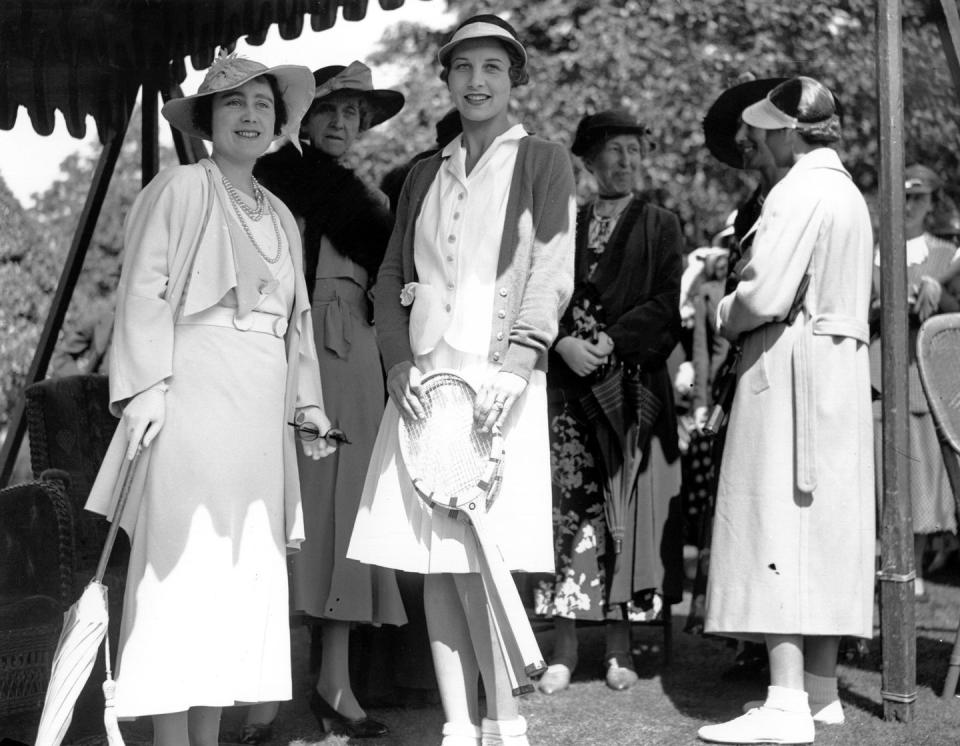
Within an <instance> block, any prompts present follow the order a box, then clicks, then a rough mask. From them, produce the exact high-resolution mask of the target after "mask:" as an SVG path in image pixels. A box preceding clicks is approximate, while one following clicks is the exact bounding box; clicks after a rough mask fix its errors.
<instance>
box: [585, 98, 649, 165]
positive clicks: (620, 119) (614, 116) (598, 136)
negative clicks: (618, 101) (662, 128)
mask: <svg viewBox="0 0 960 746" xmlns="http://www.w3.org/2000/svg"><path fill="white" fill-rule="evenodd" d="M649 133H650V131H649V130H648V129H647V128H646V126H645V125H644V124H642V123H641V122H639V121H637V120H636V119H635V118H634V117H632V116H630V114H629V113H628V112H626V111H623V110H619V109H610V110H607V111H599V112H597V113H596V114H588V115H587V116H585V117H584V118H583V119H581V120H580V124H578V125H577V133H576V134H575V135H574V137H573V145H572V146H570V152H572V153H573V154H574V155H576V156H579V157H581V158H582V157H583V156H585V155H586V154H587V153H589V152H590V150H591V148H593V146H594V145H596V144H598V143H602V142H603V141H605V140H607V139H609V138H611V137H616V136H617V135H637V137H640V138H641V139H642V138H644V137H646V136H647V135H648V134H649Z"/></svg>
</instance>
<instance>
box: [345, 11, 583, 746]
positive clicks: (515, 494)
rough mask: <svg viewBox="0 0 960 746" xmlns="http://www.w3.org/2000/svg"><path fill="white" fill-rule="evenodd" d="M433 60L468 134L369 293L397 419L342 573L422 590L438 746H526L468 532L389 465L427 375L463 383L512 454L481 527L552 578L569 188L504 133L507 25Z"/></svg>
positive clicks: (415, 209) (547, 158)
mask: <svg viewBox="0 0 960 746" xmlns="http://www.w3.org/2000/svg"><path fill="white" fill-rule="evenodd" d="M438 58H439V61H440V64H441V65H442V66H443V72H442V74H441V77H442V78H443V80H444V81H446V83H447V87H448V89H449V91H450V94H451V97H452V99H453V103H454V105H455V106H456V108H457V109H458V111H459V112H460V118H461V120H462V122H463V134H462V135H461V136H459V137H457V138H456V139H454V140H453V141H452V142H451V143H450V144H449V145H448V146H447V147H445V148H444V149H443V150H442V151H441V152H440V153H438V154H436V155H434V156H432V157H430V158H427V159H424V160H422V161H420V162H418V163H417V164H416V165H415V166H414V168H413V170H412V171H411V173H410V175H409V176H408V178H407V181H406V184H405V186H404V190H403V193H402V194H401V196H400V201H399V205H398V210H397V223H396V226H395V228H394V232H393V236H392V237H391V240H390V245H389V246H388V248H387V254H386V257H385V258H384V261H383V264H382V265H381V268H380V273H379V275H378V279H377V285H376V288H375V316H376V319H377V333H378V343H379V345H380V351H381V354H382V356H383V360H384V366H385V369H386V370H387V389H388V391H389V394H390V401H389V402H388V404H387V409H386V411H385V413H384V418H383V422H382V423H381V427H380V432H379V434H378V437H377V442H376V445H375V446H374V451H373V456H372V459H371V464H370V470H369V471H368V473H367V478H366V483H365V486H364V492H363V497H362V499H361V505H360V511H359V514H358V516H357V522H356V525H355V528H354V532H353V536H352V538H351V543H350V548H349V550H348V556H350V557H353V558H354V559H358V560H360V561H362V562H367V563H370V564H375V565H381V566H384V567H393V568H396V569H400V570H406V571H411V572H419V573H424V574H425V581H424V600H425V608H426V615H427V628H428V632H429V635H430V639H431V651H432V653H433V658H434V667H435V669H436V673H437V679H438V682H439V687H440V695H441V699H442V701H443V707H444V712H445V715H446V721H447V722H446V723H445V725H444V727H443V736H444V738H443V744H444V746H465V745H467V744H469V745H470V746H473V745H475V744H479V743H481V738H482V739H483V743H509V744H518V745H520V744H526V743H527V739H526V722H525V721H524V719H523V718H522V717H521V716H520V714H519V711H518V708H517V704H516V701H515V700H514V698H513V696H512V694H511V691H510V686H509V683H508V679H507V672H506V666H505V662H504V660H503V659H502V657H501V655H500V652H499V648H497V647H496V643H495V641H494V638H493V637H492V634H491V629H490V625H489V621H488V615H487V611H486V600H485V596H484V592H483V587H482V583H481V580H480V576H479V563H478V556H479V555H478V549H477V546H476V542H475V539H474V538H473V535H472V533H471V530H470V529H469V527H468V526H467V525H466V524H464V523H463V522H459V521H457V520H456V519H454V518H451V517H450V516H448V515H445V514H444V515H441V514H439V513H433V512H432V511H431V510H430V509H429V508H428V507H426V506H425V505H424V504H422V503H421V502H420V500H419V499H418V498H417V495H416V493H415V491H414V489H413V485H412V483H411V481H410V477H409V475H408V474H407V472H406V470H405V469H404V466H403V463H402V460H401V459H400V458H399V457H398V444H397V441H398V436H397V425H398V422H399V418H400V417H401V416H403V417H407V418H417V417H418V416H420V415H422V408H421V405H420V402H419V399H418V391H419V385H420V380H421V376H422V374H424V373H427V372H429V371H431V370H435V369H438V368H446V369H453V370H455V371H456V372H457V373H459V374H460V375H461V376H463V377H464V378H465V379H466V380H467V381H468V382H470V384H471V385H472V386H473V387H474V389H475V390H477V392H478V394H477V405H476V412H475V416H476V420H477V422H478V423H479V424H480V425H481V426H482V427H486V428H490V427H492V426H493V425H494V423H500V424H501V425H502V426H503V429H504V434H505V438H506V458H505V465H504V473H503V482H502V488H501V490H500V493H499V496H498V497H497V500H496V502H495V503H494V504H493V506H492V507H491V508H490V511H489V513H488V520H487V523H488V524H489V526H490V529H491V532H492V533H493V535H494V536H495V537H496V539H497V541H498V543H499V545H500V548H501V550H502V552H503V555H504V559H505V561H506V563H507V565H508V567H509V568H510V569H511V570H525V571H531V572H544V571H546V572H552V571H553V549H552V536H551V514H550V513H551V496H550V452H549V438H548V430H547V397H546V377H545V369H546V360H547V349H548V348H549V346H550V344H551V343H552V341H553V339H554V337H555V336H556V333H557V323H558V318H559V316H560V314H561V313H562V312H563V309H564V307H565V306H566V304H567V302H568V300H569V298H570V294H571V292H572V287H573V253H574V223H575V211H576V203H575V199H574V181H573V172H572V167H571V165H570V161H569V158H568V156H567V154H566V152H565V150H564V149H563V147H562V146H560V145H559V144H553V143H548V142H546V141H543V140H539V139H537V138H534V137H530V136H529V135H527V133H526V132H525V131H524V129H523V127H522V126H520V125H514V124H512V123H511V121H510V119H509V116H508V105H509V102H510V95H511V91H512V89H513V88H514V87H515V86H517V85H520V84H522V83H524V82H526V80H527V74H526V52H525V50H524V48H523V46H522V45H521V43H520V42H519V40H518V39H517V35H516V32H515V31H514V30H513V28H512V27H511V26H510V25H509V24H508V23H506V22H504V21H503V20H501V19H500V18H498V17H496V16H492V15H482V16H474V17H473V18H470V19H468V20H467V21H465V22H464V23H463V24H461V26H460V27H459V28H458V29H457V30H456V31H455V32H454V34H453V36H452V38H451V40H450V41H449V42H448V43H447V44H445V45H444V46H443V47H441V49H440V51H439V53H438ZM401 291H404V292H403V293H402V295H403V301H402V300H401ZM411 301H412V303H413V308H412V309H411V308H409V307H408V305H409V303H410V302H411ZM478 674H479V675H480V676H482V678H483V682H484V690H485V692H486V702H487V705H486V717H483V718H481V713H480V705H479V698H478Z"/></svg>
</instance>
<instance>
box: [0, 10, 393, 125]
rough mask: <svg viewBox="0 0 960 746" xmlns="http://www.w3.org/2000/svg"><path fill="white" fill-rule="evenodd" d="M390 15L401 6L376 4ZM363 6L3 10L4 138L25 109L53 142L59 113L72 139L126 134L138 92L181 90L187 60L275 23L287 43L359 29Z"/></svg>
mask: <svg viewBox="0 0 960 746" xmlns="http://www.w3.org/2000/svg"><path fill="white" fill-rule="evenodd" d="M379 3H380V7H381V8H383V9H384V10H395V9H396V8H399V7H400V6H402V5H403V4H404V0H379ZM367 6H368V0H42V1H41V2H38V0H2V2H0V129H5V130H9V129H12V128H13V125H14V123H15V122H16V119H17V111H18V107H20V106H24V107H26V109H27V112H28V114H29V116H30V121H31V123H32V124H33V128H34V129H35V130H36V131H37V132H38V133H39V134H41V135H49V134H50V133H51V132H53V128H54V112H55V111H56V110H57V109H59V110H60V111H61V112H62V113H63V116H64V119H65V120H66V123H67V129H68V131H69V132H70V134H71V135H72V136H73V137H78V138H82V137H85V136H86V122H85V120H86V117H87V116H92V117H93V119H94V121H95V122H96V125H97V131H98V134H99V135H100V140H101V141H103V140H104V139H105V136H106V133H107V132H108V131H113V130H116V129H117V128H118V127H120V126H122V125H124V124H125V121H124V120H125V116H126V112H127V111H129V110H130V104H131V101H132V99H133V98H135V97H136V95H137V91H138V90H139V88H140V85H141V84H142V83H143V82H145V81H148V82H152V83H154V84H155V85H157V86H158V87H159V88H161V89H163V88H166V87H169V85H170V84H171V83H181V82H182V81H183V80H184V78H185V77H186V74H187V71H186V67H185V65H184V62H183V60H184V58H185V57H187V56H189V57H190V58H191V62H192V64H193V66H194V67H195V68H197V69H202V68H205V67H208V66H209V65H210V63H211V62H212V61H213V57H214V54H215V53H216V49H217V47H219V46H230V45H232V44H234V43H235V42H236V41H237V40H238V39H239V38H240V37H244V36H245V37H246V41H247V42H249V43H250V44H254V45H259V44H262V43H263V42H264V40H265V39H266V37H267V32H268V30H269V28H270V26H271V25H273V24H274V23H276V24H277V25H278V28H279V32H280V36H281V38H283V39H295V38H297V37H298V36H299V35H300V33H301V32H302V31H303V28H304V23H305V19H306V17H307V16H309V21H310V27H311V28H312V29H313V30H314V31H323V30H325V29H328V28H330V27H331V26H333V25H334V23H335V22H336V20H337V9H338V8H341V7H342V8H343V11H342V15H343V18H344V19H346V20H349V21H359V20H361V19H362V18H364V17H365V16H366V14H367Z"/></svg>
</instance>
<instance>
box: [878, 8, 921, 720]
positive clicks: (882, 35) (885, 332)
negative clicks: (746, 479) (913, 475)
mask: <svg viewBox="0 0 960 746" xmlns="http://www.w3.org/2000/svg"><path fill="white" fill-rule="evenodd" d="M900 37H901V6H900V0H880V3H879V4H878V6H877V101H878V103H879V112H880V122H879V128H880V195H879V196H880V257H881V261H880V300H881V328H882V338H883V359H882V367H881V378H882V388H883V431H882V434H883V449H882V453H883V509H882V514H881V515H882V519H881V540H882V541H881V557H880V560H881V568H880V572H879V580H880V617H881V621H880V629H881V637H882V641H883V675H882V681H881V692H880V694H881V696H882V697H883V715H884V718H885V719H887V720H899V721H903V722H909V721H910V720H912V719H913V710H914V708H913V703H914V701H915V700H916V697H917V665H916V653H917V643H916V625H915V618H914V599H913V580H914V578H915V575H916V573H915V569H914V557H913V519H912V515H911V512H910V492H909V477H910V473H909V468H910V467H909V463H908V460H907V457H908V453H909V445H908V441H907V421H908V418H909V417H910V412H909V408H908V389H907V360H908V344H909V338H908V334H907V261H906V241H905V239H904V228H903V203H904V186H903V166H904V163H903V58H902V47H901V38H900Z"/></svg>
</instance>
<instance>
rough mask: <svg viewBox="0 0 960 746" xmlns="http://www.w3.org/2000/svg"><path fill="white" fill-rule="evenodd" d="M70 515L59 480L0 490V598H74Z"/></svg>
mask: <svg viewBox="0 0 960 746" xmlns="http://www.w3.org/2000/svg"><path fill="white" fill-rule="evenodd" d="M74 569H75V552H74V516H73V509H72V507H71V505H70V501H69V499H68V498H67V496H66V485H65V484H64V482H63V481H61V480H60V479H42V480H40V481H36V482H26V483H24V484H18V485H14V486H12V487H7V488H5V489H3V490H0V602H2V603H15V602H17V601H20V600H22V599H25V598H28V597H31V596H46V597H49V598H51V599H54V600H55V601H56V603H57V604H58V605H59V606H60V607H61V611H65V610H66V609H67V608H68V607H69V606H70V604H72V603H73V602H74V600H76V599H75V597H74V596H75V590H74Z"/></svg>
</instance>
